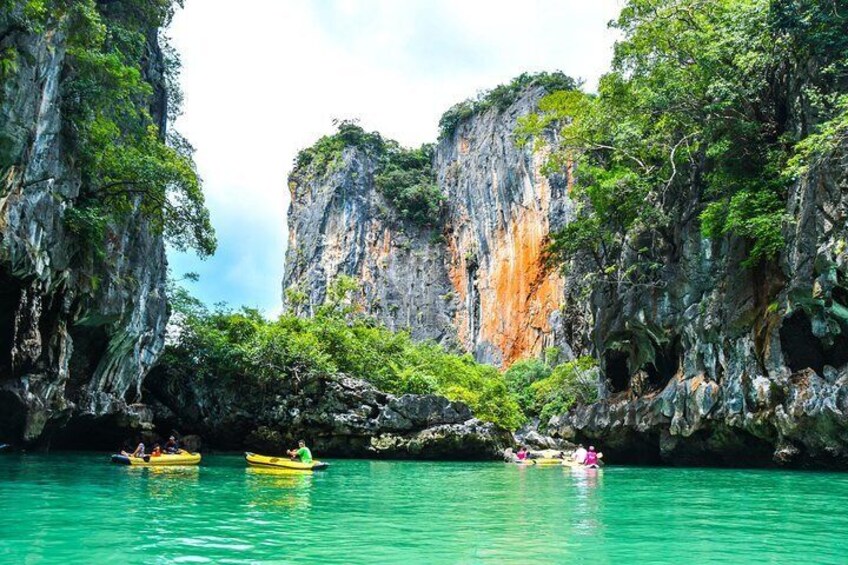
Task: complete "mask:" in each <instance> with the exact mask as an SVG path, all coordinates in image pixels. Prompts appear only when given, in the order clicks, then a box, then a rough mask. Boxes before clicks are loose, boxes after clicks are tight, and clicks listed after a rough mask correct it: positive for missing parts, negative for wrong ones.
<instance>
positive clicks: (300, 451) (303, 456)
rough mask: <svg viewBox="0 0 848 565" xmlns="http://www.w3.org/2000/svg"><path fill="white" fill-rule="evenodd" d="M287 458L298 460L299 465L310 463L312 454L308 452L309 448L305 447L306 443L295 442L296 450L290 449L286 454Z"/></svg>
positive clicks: (301, 441)
mask: <svg viewBox="0 0 848 565" xmlns="http://www.w3.org/2000/svg"><path fill="white" fill-rule="evenodd" d="M287 453H288V454H289V457H291V458H292V459H300V462H301V463H306V464H307V465H308V464H309V463H312V452H311V451H309V448H308V447H306V442H305V441H303V440H300V441H299V442H297V449H290V450H289V451H288V452H287Z"/></svg>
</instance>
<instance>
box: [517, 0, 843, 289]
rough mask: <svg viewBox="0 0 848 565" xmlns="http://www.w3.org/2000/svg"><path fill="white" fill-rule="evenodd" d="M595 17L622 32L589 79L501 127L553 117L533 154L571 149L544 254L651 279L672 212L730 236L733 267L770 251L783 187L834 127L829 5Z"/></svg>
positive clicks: (535, 133) (676, 5) (667, 4)
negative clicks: (574, 206) (586, 88)
mask: <svg viewBox="0 0 848 565" xmlns="http://www.w3.org/2000/svg"><path fill="white" fill-rule="evenodd" d="M611 25H612V26H613V27H614V28H616V29H617V30H619V31H620V32H621V33H622V35H623V38H622V40H621V41H620V42H619V43H618V44H617V45H616V48H615V55H614V59H613V62H612V71H611V72H610V73H608V74H607V75H605V76H604V77H603V78H602V79H601V81H600V86H599V89H598V93H597V94H585V93H582V92H577V91H571V92H555V93H552V94H550V95H549V96H548V97H546V98H545V99H543V100H542V103H541V104H540V110H539V112H538V113H536V114H534V115H531V116H529V117H527V118H526V119H524V120H523V121H522V123H521V124H520V126H519V128H518V131H517V132H516V135H517V139H518V140H519V141H520V142H529V141H531V140H533V139H535V140H537V142H541V134H542V133H545V132H547V131H554V132H556V133H557V137H558V139H559V145H558V147H557V148H556V149H557V150H556V152H555V153H554V155H553V156H552V158H551V161H550V163H549V167H550V168H551V170H556V171H561V170H563V169H564V168H566V167H568V166H570V165H571V164H576V168H575V170H576V171H577V176H576V183H575V186H574V188H573V191H572V197H574V198H575V199H576V200H578V202H579V203H580V206H581V210H580V213H579V217H578V219H577V221H575V222H572V223H570V224H569V225H568V226H566V227H565V228H564V229H563V230H562V231H561V232H559V233H557V234H554V236H553V238H552V244H551V246H550V250H551V256H552V258H553V260H554V261H556V262H557V263H560V264H565V265H568V264H569V262H570V261H571V260H573V259H576V258H580V257H584V258H585V259H586V261H587V262H588V263H590V264H592V265H594V273H595V275H594V278H593V280H601V281H603V280H611V281H614V282H616V283H622V282H626V283H634V284H640V283H655V282H656V281H657V273H658V271H659V270H660V269H661V267H662V265H663V264H664V260H665V258H666V257H667V256H668V255H669V254H672V253H674V249H675V246H676V245H677V243H678V242H677V240H676V232H675V230H676V227H677V226H679V225H681V218H687V217H699V218H700V222H701V227H702V231H703V233H704V235H705V236H706V237H709V238H712V239H718V238H721V237H722V236H724V235H728V234H729V235H733V236H737V237H740V238H742V239H743V240H744V241H746V242H747V243H748V247H747V249H748V251H747V260H746V262H745V265H747V266H748V267H755V266H758V265H761V264H762V263H763V262H767V261H772V260H774V259H775V257H776V256H777V254H778V252H779V251H780V250H781V249H782V248H783V246H784V239H783V227H784V224H785V222H786V218H785V213H784V208H785V202H786V196H787V190H788V187H789V186H790V185H791V183H792V182H793V181H794V180H795V179H796V178H798V176H799V175H800V174H803V171H804V170H805V166H807V165H808V164H809V163H810V162H811V161H814V160H816V159H822V158H824V157H825V156H826V155H827V154H828V152H829V151H832V150H833V148H834V147H835V146H836V144H837V143H838V141H839V140H844V138H845V136H846V133H845V132H846V131H848V126H846V124H848V117H846V116H848V114H846V108H848V103H846V98H845V96H846V90H847V89H846V85H848V80H846V78H848V14H846V10H845V8H844V6H842V7H840V5H839V3H834V2H829V1H819V0H796V1H792V2H774V1H770V0H631V1H630V2H628V4H627V5H626V6H625V8H624V9H623V10H622V11H621V14H620V15H619V17H618V19H617V20H615V21H614V22H613V23H612V24H611ZM802 84H803V86H801V85H802ZM799 105H800V106H801V107H802V108H803V110H802V112H800V113H799V112H798V111H797V108H796V106H799ZM790 116H801V117H800V118H798V119H790ZM693 203H694V204H693ZM625 255H626V256H627V261H622V258H623V257H624V256H625ZM625 264H626V265H629V266H628V267H627V268H626V269H623V265H625Z"/></svg>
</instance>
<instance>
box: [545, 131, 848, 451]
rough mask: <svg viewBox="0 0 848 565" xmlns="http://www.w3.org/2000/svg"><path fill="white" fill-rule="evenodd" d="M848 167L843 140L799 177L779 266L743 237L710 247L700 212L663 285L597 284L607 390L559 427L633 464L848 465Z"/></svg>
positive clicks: (682, 234) (685, 227)
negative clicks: (747, 247)
mask: <svg viewBox="0 0 848 565" xmlns="http://www.w3.org/2000/svg"><path fill="white" fill-rule="evenodd" d="M846 172H848V151H846V148H845V147H843V148H842V149H840V150H838V151H837V152H835V153H834V154H833V155H831V156H830V157H829V158H828V159H826V160H825V161H823V162H822V163H820V164H819V165H818V166H817V167H815V168H813V169H812V170H810V172H809V173H808V174H807V175H806V176H804V177H803V178H802V179H800V180H799V181H798V182H797V183H795V184H794V186H793V187H792V189H791V191H790V193H789V197H788V199H787V204H786V213H787V215H788V217H790V218H792V221H791V222H788V223H787V227H786V229H785V236H786V240H787V246H786V249H785V251H784V252H783V253H781V256H780V261H779V264H778V265H777V266H776V267H774V268H769V269H767V270H766V269H759V270H758V269H748V268H743V267H742V266H741V262H742V260H743V259H744V254H743V252H744V249H743V246H742V244H741V242H739V241H735V240H733V239H727V240H725V241H721V242H715V243H710V242H709V241H707V240H705V239H704V238H703V237H702V235H701V233H700V230H699V227H698V226H697V224H696V222H695V220H694V219H690V221H688V222H686V221H684V222H681V223H680V225H679V227H678V229H679V233H678V234H677V237H678V238H679V241H680V242H681V249H680V254H679V258H678V259H677V260H676V261H674V262H672V263H670V264H669V265H667V266H666V267H665V270H664V273H663V282H664V284H663V285H661V286H658V287H655V288H653V289H649V290H646V289H644V288H641V289H634V288H630V289H626V290H619V289H610V290H609V291H605V292H601V291H599V292H596V293H595V294H594V297H593V303H592V305H591V311H590V312H588V315H589V316H593V317H594V328H593V335H594V346H595V348H596V352H597V354H598V355H599V356H600V357H601V359H602V365H603V369H604V375H605V377H606V384H607V385H608V390H609V394H608V395H607V398H605V399H604V400H602V401H601V402H599V403H598V404H595V405H592V406H588V407H581V408H579V409H576V410H574V411H573V412H572V413H570V414H568V415H565V416H563V417H561V418H557V419H555V421H554V422H552V425H553V427H554V428H555V429H557V430H558V431H559V433H560V434H561V435H562V436H564V437H569V438H573V437H588V438H596V439H598V440H599V441H600V440H603V441H605V442H607V443H608V444H609V445H610V448H611V449H608V450H607V451H608V452H610V451H613V450H617V451H618V455H619V456H620V457H622V458H626V459H631V460H643V461H645V460H647V461H650V460H660V459H661V460H664V461H667V462H675V463H704V462H706V463H717V464H766V463H769V462H771V461H772V460H774V461H775V462H777V463H779V464H790V465H792V464H797V465H804V464H810V465H814V464H825V465H828V464H832V465H844V464H845V462H846V461H848V337H846V336H848V316H846V314H848V309H846V306H848V286H846V281H848V255H846V253H845V251H846V241H848V225H846V219H848V174H846ZM697 205H698V203H697V202H693V203H692V206H693V207H695V206H697ZM691 217H692V216H690V218H691ZM769 297H771V298H769ZM640 351H648V352H652V353H653V354H654V355H655V358H654V359H653V360H652V361H649V360H647V359H645V358H644V357H643V358H641V359H640V354H639V352H640Z"/></svg>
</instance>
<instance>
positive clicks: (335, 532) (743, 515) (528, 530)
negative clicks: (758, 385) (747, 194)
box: [0, 453, 848, 564]
mask: <svg viewBox="0 0 848 565" xmlns="http://www.w3.org/2000/svg"><path fill="white" fill-rule="evenodd" d="M589 559H591V560H592V561H593V562H595V563H743V562H752V563H797V562H799V561H803V562H806V563H846V562H848V475H843V474H834V473H801V472H782V471H750V470H718V469H653V468H631V467H608V468H606V469H604V470H602V471H577V472H574V471H571V470H569V469H564V468H533V467H529V468H521V467H516V466H511V465H505V464H501V463H415V462H377V461H334V462H333V465H332V467H331V468H330V470H328V471H326V472H324V473H316V474H315V475H312V476H310V475H302V474H301V475H291V474H282V473H279V472H275V471H265V470H257V469H248V468H246V467H245V465H244V462H243V460H242V459H241V458H240V457H237V456H208V457H205V458H204V460H203V465H202V466H201V467H199V468H183V469H176V468H172V469H140V468H130V467H120V466H113V465H110V464H109V462H108V458H107V457H105V456H102V455H91V454H60V453H53V454H51V455H49V456H45V455H15V454H3V455H0V562H2V563H48V562H50V563H106V562H119V561H122V562H124V563H255V562H262V561H266V562H278V563H325V564H330V563H370V564H378V563H406V564H409V563H434V564H439V563H528V562H534V563H565V562H572V561H573V562H578V561H579V562H587V560H589Z"/></svg>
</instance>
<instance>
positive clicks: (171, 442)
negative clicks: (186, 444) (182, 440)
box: [165, 436, 180, 453]
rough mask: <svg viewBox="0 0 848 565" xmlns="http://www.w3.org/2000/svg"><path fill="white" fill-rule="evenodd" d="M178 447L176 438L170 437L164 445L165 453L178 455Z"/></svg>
mask: <svg viewBox="0 0 848 565" xmlns="http://www.w3.org/2000/svg"><path fill="white" fill-rule="evenodd" d="M179 452H180V445H179V444H178V443H177V438H175V437H174V436H171V437H169V438H168V441H167V442H166V443H165V453H179Z"/></svg>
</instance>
